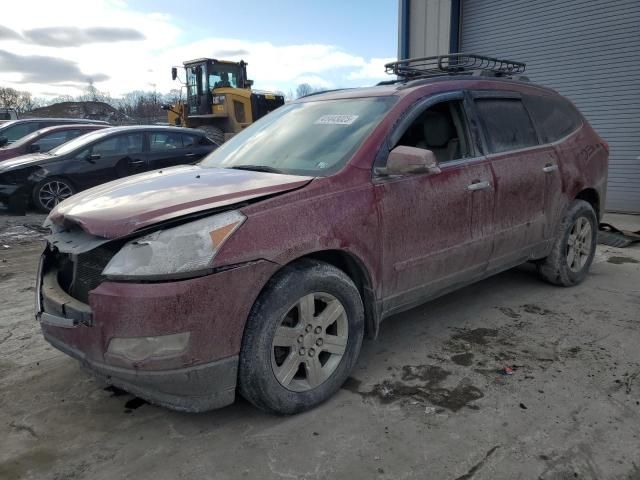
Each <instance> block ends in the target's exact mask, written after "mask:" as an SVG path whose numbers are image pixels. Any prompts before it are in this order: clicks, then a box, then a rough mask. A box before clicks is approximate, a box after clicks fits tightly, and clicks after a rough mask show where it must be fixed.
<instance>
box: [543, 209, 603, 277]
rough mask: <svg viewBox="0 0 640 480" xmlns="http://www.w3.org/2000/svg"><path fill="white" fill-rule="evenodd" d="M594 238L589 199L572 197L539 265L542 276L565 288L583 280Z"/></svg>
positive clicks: (595, 223) (593, 215) (595, 228)
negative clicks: (547, 253)
mask: <svg viewBox="0 0 640 480" xmlns="http://www.w3.org/2000/svg"><path fill="white" fill-rule="evenodd" d="M597 238H598V218H597V215H596V212H595V211H594V210H593V207H592V206H591V205H590V204H589V203H588V202H585V201H584V200H575V201H574V202H573V203H572V204H571V205H570V206H569V209H568V210H567V213H566V215H565V217H564V219H563V220H562V223H561V224H560V226H559V228H558V232H557V235H556V239H555V242H554V244H553V248H552V250H551V253H550V254H549V256H548V257H547V258H545V259H543V260H541V261H540V263H539V264H538V271H539V272H540V275H541V276H542V278H544V279H545V280H546V281H548V282H550V283H553V284H554V285H561V286H564V287H570V286H572V285H577V284H579V283H580V282H582V281H583V280H584V279H585V277H586V276H587V273H589V268H590V267H591V263H592V262H593V257H594V255H595V252H596V242H597Z"/></svg>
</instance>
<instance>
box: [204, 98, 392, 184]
mask: <svg viewBox="0 0 640 480" xmlns="http://www.w3.org/2000/svg"><path fill="white" fill-rule="evenodd" d="M395 100H396V98H395V97H369V98H351V99H341V100H320V101H311V102H301V103H290V104H288V105H284V106H282V107H280V108H278V109H277V110H275V111H273V112H272V113H270V114H269V115H267V116H265V117H263V118H261V119H260V120H258V121H257V122H256V123H254V124H253V125H252V126H250V127H248V128H247V129H246V130H243V131H242V132H241V133H239V134H238V135H235V136H234V137H233V138H231V140H229V141H228V142H226V143H224V144H223V145H222V146H221V147H220V148H218V149H217V150H215V151H214V152H213V153H211V154H210V155H209V156H207V157H206V158H205V159H204V160H203V161H202V162H201V163H200V165H201V166H203V167H217V168H243V169H247V170H262V171H272V172H276V173H286V174H291V175H310V176H323V177H324V176H328V175H332V174H333V173H335V172H337V171H338V170H340V169H341V168H342V167H343V166H344V165H345V164H346V162H347V161H348V160H349V158H351V156H352V155H353V154H354V153H355V151H356V149H357V148H358V147H359V146H360V144H361V143H362V141H363V140H364V138H365V137H366V136H367V135H368V134H369V133H370V132H371V131H372V130H373V128H374V127H375V126H376V125H377V124H378V123H379V122H380V120H381V119H382V118H383V116H384V114H385V113H386V112H387V111H388V110H389V108H390V107H391V105H393V103H394V102H395Z"/></svg>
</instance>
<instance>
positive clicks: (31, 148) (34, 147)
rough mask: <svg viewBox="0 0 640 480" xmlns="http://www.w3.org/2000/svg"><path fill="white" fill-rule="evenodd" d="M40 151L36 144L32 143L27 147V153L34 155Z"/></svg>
mask: <svg viewBox="0 0 640 480" xmlns="http://www.w3.org/2000/svg"><path fill="white" fill-rule="evenodd" d="M39 151H40V145H38V144H37V143H32V144H31V145H29V153H36V152H39Z"/></svg>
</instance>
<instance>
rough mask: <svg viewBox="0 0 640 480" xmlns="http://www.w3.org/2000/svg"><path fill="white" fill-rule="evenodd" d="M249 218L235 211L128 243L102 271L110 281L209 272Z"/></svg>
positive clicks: (154, 233) (159, 231)
mask: <svg viewBox="0 0 640 480" xmlns="http://www.w3.org/2000/svg"><path fill="white" fill-rule="evenodd" d="M245 219H246V217H245V216H244V215H243V214H242V213H240V212H238V211H237V210H232V211H230V212H224V213H220V214H218V215H213V216H211V217H206V218H202V219H200V220H195V221H193V222H189V223H185V224H183V225H179V226H177V227H173V228H167V229H166V230H158V231H157V232H153V233H150V234H148V235H145V236H143V237H139V238H136V239H135V240H131V241H130V242H128V243H126V244H125V245H124V246H123V247H122V248H121V249H120V251H119V252H118V253H116V254H115V255H114V257H113V258H112V259H111V261H110V262H109V263H108V264H107V266H106V267H105V268H104V270H103V271H102V274H103V275H106V276H107V277H109V278H113V279H115V280H117V279H129V278H131V277H144V278H154V277H156V278H163V277H167V276H173V277H175V276H183V277H186V276H189V275H192V274H194V273H200V272H205V271H207V270H208V269H209V268H210V266H211V261H212V260H213V257H215V255H216V253H217V252H218V250H220V247H221V246H222V244H223V243H224V242H225V240H226V239H227V238H229V237H230V236H231V235H232V234H233V232H235V231H236V229H238V227H240V225H242V223H243V222H244V221H245Z"/></svg>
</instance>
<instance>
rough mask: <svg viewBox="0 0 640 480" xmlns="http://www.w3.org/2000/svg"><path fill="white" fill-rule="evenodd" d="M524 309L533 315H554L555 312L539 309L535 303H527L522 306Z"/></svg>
mask: <svg viewBox="0 0 640 480" xmlns="http://www.w3.org/2000/svg"><path fill="white" fill-rule="evenodd" d="M520 308H522V309H523V310H524V311H525V312H527V313H533V314H534V315H552V314H553V313H554V312H553V311H552V310H549V309H546V308H542V307H539V306H538V305H535V304H533V303H527V304H525V305H522V307H520Z"/></svg>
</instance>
